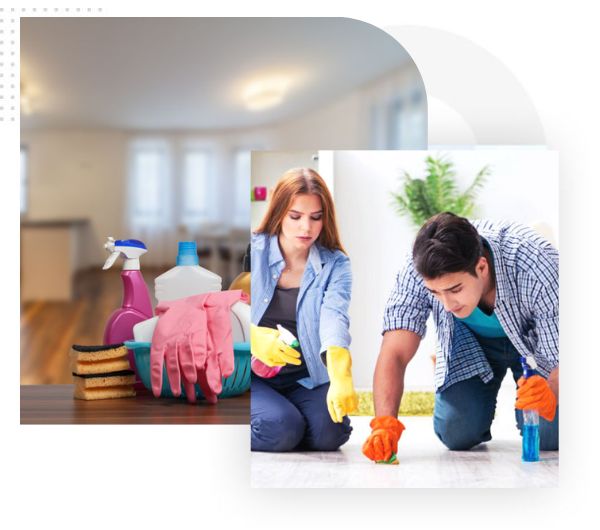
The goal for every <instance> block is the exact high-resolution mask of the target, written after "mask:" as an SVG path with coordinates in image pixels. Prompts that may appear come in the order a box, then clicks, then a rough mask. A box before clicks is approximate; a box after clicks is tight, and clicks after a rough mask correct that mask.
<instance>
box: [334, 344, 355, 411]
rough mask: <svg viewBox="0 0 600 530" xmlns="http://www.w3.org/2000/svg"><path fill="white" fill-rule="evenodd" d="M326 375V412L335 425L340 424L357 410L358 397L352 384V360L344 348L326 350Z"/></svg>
mask: <svg viewBox="0 0 600 530" xmlns="http://www.w3.org/2000/svg"><path fill="white" fill-rule="evenodd" d="M326 359H327V373H328V374H329V391H328V392H327V410H328V411H329V415H330V416H331V419H332V420H333V421H334V422H335V423H342V420H343V419H344V416H347V415H348V414H349V413H350V412H352V411H354V410H356V409H357V408H358V395H357V394H356V391H355V390H354V384H353V383H352V358H351V357H350V352H349V351H348V350H347V349H346V348H340V347H339V346H330V347H329V348H327V356H326Z"/></svg>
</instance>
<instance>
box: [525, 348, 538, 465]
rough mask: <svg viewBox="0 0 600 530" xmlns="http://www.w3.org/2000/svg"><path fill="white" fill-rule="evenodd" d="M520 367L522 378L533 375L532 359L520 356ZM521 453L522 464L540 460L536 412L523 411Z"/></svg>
mask: <svg viewBox="0 0 600 530" xmlns="http://www.w3.org/2000/svg"><path fill="white" fill-rule="evenodd" d="M521 366H522V367H523V377H524V378H525V379H527V378H528V377H530V376H532V375H534V374H535V372H534V370H535V369H536V368H537V365H536V362H535V360H534V359H533V357H527V358H525V357H523V356H521ZM522 434H523V451H522V455H521V459H522V460H523V462H539V460H540V416H539V413H538V411H537V410H534V409H525V410H523V431H522Z"/></svg>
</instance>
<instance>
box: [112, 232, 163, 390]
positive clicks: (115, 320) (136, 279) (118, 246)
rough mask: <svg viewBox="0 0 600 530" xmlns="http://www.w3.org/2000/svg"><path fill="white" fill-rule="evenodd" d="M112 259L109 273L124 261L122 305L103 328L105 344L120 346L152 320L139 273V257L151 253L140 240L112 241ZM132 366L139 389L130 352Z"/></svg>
mask: <svg viewBox="0 0 600 530" xmlns="http://www.w3.org/2000/svg"><path fill="white" fill-rule="evenodd" d="M104 248H105V249H106V250H108V251H109V252H110V256H109V257H108V259H107V260H106V262H105V263H104V266H103V267H102V269H103V270H106V269H110V268H111V267H112V266H113V264H114V263H115V261H117V258H118V257H119V256H121V255H122V256H123V258H125V262H124V264H123V270H122V271H121V280H122V281H123V303H122V305H121V307H120V308H119V309H116V310H115V311H114V312H113V313H112V315H111V316H110V318H109V319H108V321H107V323H106V327H105V328H104V344H118V343H120V342H125V341H126V340H133V326H135V325H136V324H137V323H138V322H142V321H143V320H148V319H149V318H152V316H153V315H152V302H151V301H150V293H148V287H146V282H145V281H144V277H143V276H142V271H141V270H140V256H141V255H142V254H145V253H146V252H148V249H147V248H146V245H144V243H142V242H141V241H138V240H137V239H123V240H121V239H118V240H117V241H115V240H114V239H113V238H112V237H109V238H108V241H107V242H106V243H105V244H104ZM129 364H130V365H131V368H132V369H133V370H134V371H135V373H136V387H139V385H140V384H141V382H140V379H139V377H138V373H137V369H136V366H135V357H134V355H133V352H132V351H131V350H130V351H129ZM137 383H139V384H137Z"/></svg>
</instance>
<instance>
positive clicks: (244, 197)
mask: <svg viewBox="0 0 600 530" xmlns="http://www.w3.org/2000/svg"><path fill="white" fill-rule="evenodd" d="M250 160H251V151H250V149H238V150H237V151H236V153H235V155H234V173H233V175H234V178H233V190H234V197H233V208H234V210H233V215H232V217H233V224H234V225H235V226H237V227H242V228H247V227H248V226H249V223H250Z"/></svg>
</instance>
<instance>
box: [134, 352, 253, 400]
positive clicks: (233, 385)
mask: <svg viewBox="0 0 600 530" xmlns="http://www.w3.org/2000/svg"><path fill="white" fill-rule="evenodd" d="M125 346H126V347H127V348H128V349H130V350H133V354H134V356H135V366H136V368H137V371H138V374H139V376H140V379H141V380H142V383H143V384H144V386H145V387H146V388H147V389H148V390H152V382H151V379H150V346H151V343H150V342H136V341H133V340H129V341H126V342H125ZM233 355H234V362H235V367H234V370H233V373H232V374H231V375H230V376H229V377H224V378H223V390H222V392H221V393H220V394H219V397H220V398H228V397H232V396H239V395H240V394H243V393H244V392H246V391H247V390H248V389H249V388H250V343H249V342H236V343H235V344H234V345H233ZM195 388H196V398H197V399H204V394H202V390H200V387H199V386H198V385H195ZM181 391H182V392H181V394H182V397H185V390H184V388H183V385H182V387H181ZM160 396H161V397H173V392H172V391H171V385H170V384H169V379H168V378H167V371H166V369H164V370H163V384H162V391H161V393H160Z"/></svg>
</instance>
